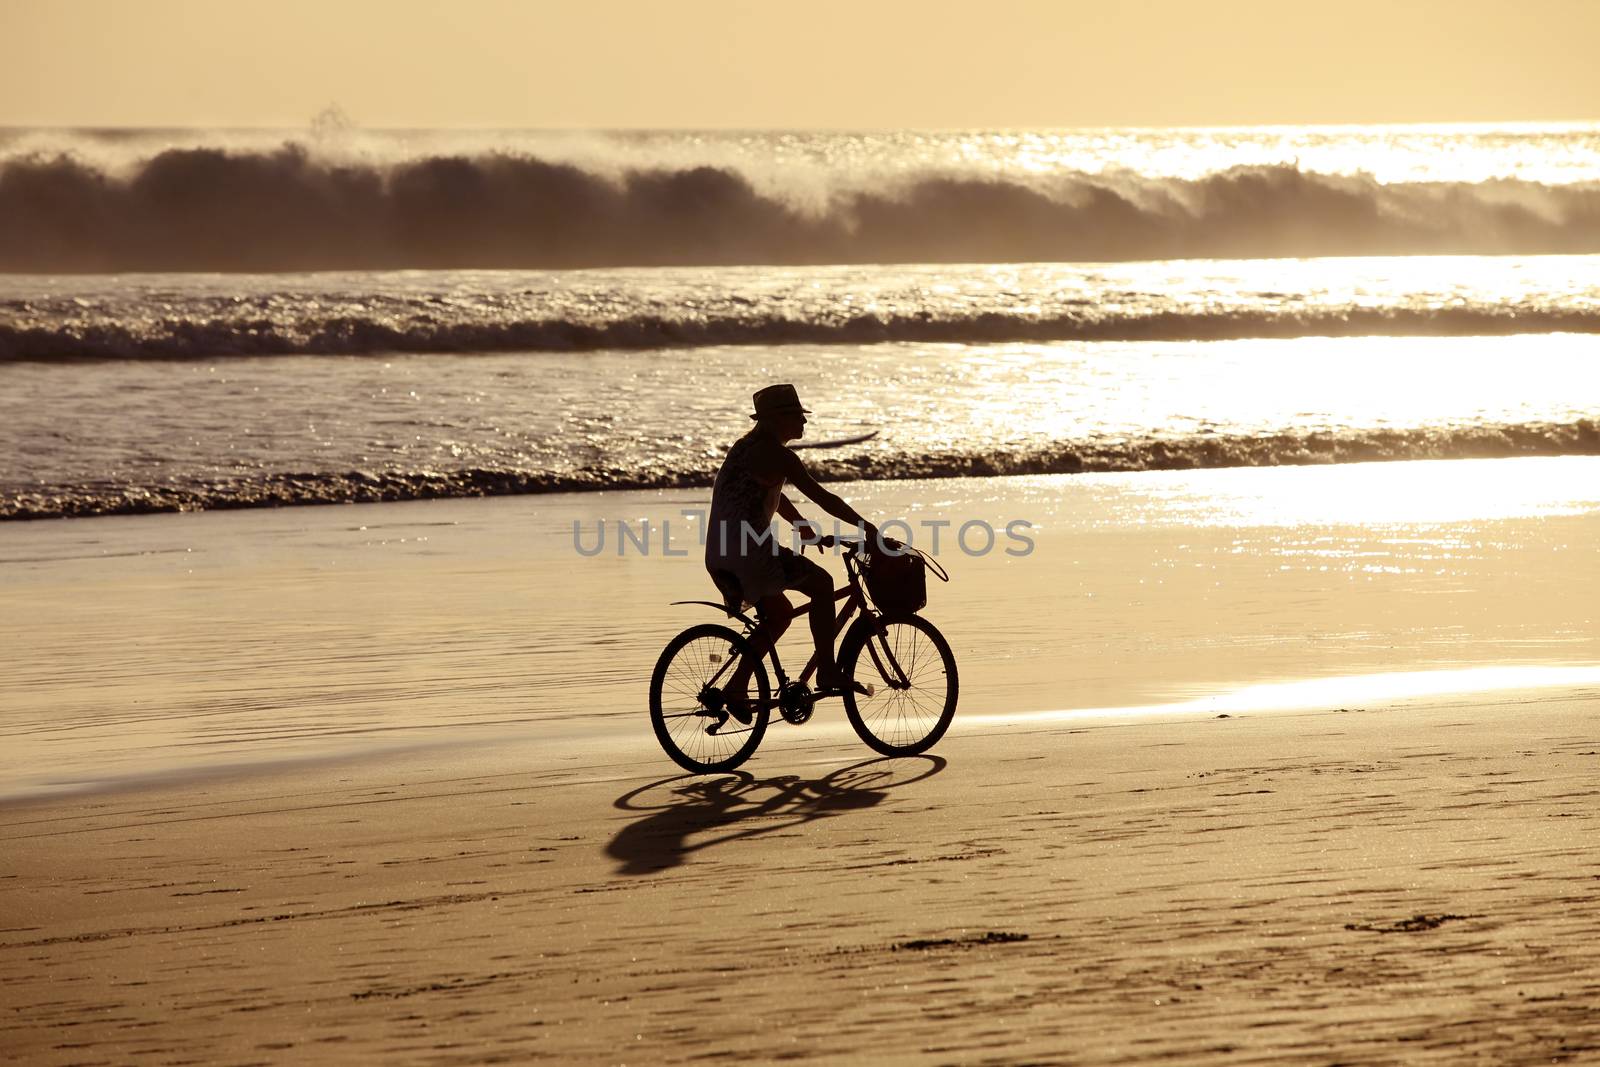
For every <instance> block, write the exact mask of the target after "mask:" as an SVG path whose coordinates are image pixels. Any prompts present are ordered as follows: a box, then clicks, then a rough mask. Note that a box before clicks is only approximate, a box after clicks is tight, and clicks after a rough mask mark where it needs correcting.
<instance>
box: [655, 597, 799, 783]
mask: <svg viewBox="0 0 1600 1067" xmlns="http://www.w3.org/2000/svg"><path fill="white" fill-rule="evenodd" d="M749 655H751V648H750V642H748V641H746V640H745V639H744V638H743V637H741V636H740V635H738V634H736V633H734V632H733V631H732V630H730V629H728V628H727V627H726V626H717V625H715V624H714V623H706V624H704V625H702V626H691V627H690V628H689V629H687V630H685V631H683V633H681V634H679V635H678V636H677V637H674V638H673V639H672V640H671V641H670V642H669V643H668V644H667V647H666V648H665V649H664V650H663V651H662V653H661V658H660V659H658V660H657V661H656V669H655V672H654V673H653V674H651V676H650V725H651V726H652V727H654V729H655V732H656V740H658V741H660V742H661V747H662V749H663V750H664V751H665V752H666V754H667V755H668V756H671V757H672V761H673V762H674V763H676V764H677V765H678V766H680V767H682V768H683V769H684V770H686V771H693V772H695V773H697V774H710V773H713V772H716V771H731V770H733V768H735V767H737V766H739V764H741V763H743V762H744V761H745V760H747V759H749V758H750V757H751V755H752V754H754V752H755V750H756V746H757V745H759V744H761V738H762V735H764V734H765V733H766V732H767V711H768V703H769V701H770V700H771V697H772V693H771V690H770V689H769V688H768V685H767V672H766V670H765V668H763V667H762V666H761V660H760V659H759V658H756V657H753V656H752V659H753V665H752V667H751V670H750V683H751V684H750V686H749V687H748V689H747V693H748V696H749V698H750V703H751V706H752V708H753V709H754V714H753V715H752V716H751V718H750V724H749V725H748V726H746V725H742V724H740V722H739V721H738V720H737V719H735V718H733V717H732V716H731V715H729V714H728V712H727V710H726V707H725V706H724V703H723V701H724V693H725V688H726V686H727V681H728V676H729V675H730V674H732V673H733V670H734V668H735V667H736V666H737V665H738V662H739V659H740V658H741V657H743V656H749Z"/></svg>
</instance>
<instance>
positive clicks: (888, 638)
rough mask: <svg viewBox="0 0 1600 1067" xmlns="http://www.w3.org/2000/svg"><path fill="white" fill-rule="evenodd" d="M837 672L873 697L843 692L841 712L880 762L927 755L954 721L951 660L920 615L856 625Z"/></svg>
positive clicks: (841, 652) (946, 646) (940, 638)
mask: <svg viewBox="0 0 1600 1067" xmlns="http://www.w3.org/2000/svg"><path fill="white" fill-rule="evenodd" d="M839 669H840V671H842V672H843V673H844V676H845V678H846V679H849V680H851V681H853V682H855V683H856V684H858V685H861V686H864V687H866V688H868V689H871V690H872V691H873V693H872V695H871V696H866V695H864V694H862V693H857V692H854V691H852V689H851V688H850V687H846V689H845V692H844V710H845V714H846V715H848V716H849V717H850V725H851V726H854V727H855V729H856V733H858V734H860V735H861V740H863V741H865V742H866V743H867V745H868V746H869V747H870V748H872V749H873V750H874V751H876V752H881V753H883V754H884V755H885V756H915V755H917V754H918V753H921V752H926V751H927V750H928V749H930V748H932V747H933V746H934V744H935V743H937V742H938V740H939V738H941V737H943V736H944V732H945V731H946V730H948V729H949V728H950V721H951V720H952V719H954V718H955V715H956V698H957V696H958V694H959V691H960V681H959V679H958V677H957V675H956V657H955V654H954V653H953V652H951V651H950V643H949V642H948V641H946V640H945V639H944V635H943V634H941V633H940V632H939V631H938V630H937V629H935V628H934V625H933V623H931V622H929V621H928V620H927V619H924V618H922V617H921V616H920V615H906V616H902V617H899V618H893V619H885V618H878V619H863V620H862V621H861V622H858V623H857V624H856V625H855V627H854V628H852V629H851V631H850V634H849V636H848V637H846V638H845V642H844V646H843V647H842V648H841V649H840V650H839Z"/></svg>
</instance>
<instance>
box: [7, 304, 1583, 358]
mask: <svg viewBox="0 0 1600 1067" xmlns="http://www.w3.org/2000/svg"><path fill="white" fill-rule="evenodd" d="M1536 333H1600V308H1597V309H1582V308H1563V309H1536V310H1534V309H1527V308H1516V307H1457V308H1403V307H1402V308H1392V307H1391V308H1328V309H1298V310H1289V311H1282V310H1270V309H1236V308H1233V309H1226V310H1219V311H1217V312H1165V311H1158V312H1147V313H1131V314H1127V313H1124V314H1102V313H1095V312H1088V311H1086V312H1085V313H1083V314H1081V315H1064V316H1055V317H1039V316H1030V315H1016V314H1004V313H999V312H987V313H984V314H980V315H975V316H965V317H946V318H939V317H935V316H932V315H907V316H902V315H886V316H880V315H856V316H851V317H847V318H840V319H838V320H834V321H828V320H817V319H805V318H792V319H791V318H764V319H762V318H757V319H751V318H727V319H718V318H705V317H684V318H670V317H665V316H636V317H629V318H625V319H622V320H614V321H609V322H601V323H585V322H570V321H550V320H535V321H521V322H469V323H446V324H438V325H434V324H413V325H405V326H396V325H394V324H392V323H388V322H383V321H375V320H369V319H360V318H348V317H342V318H335V319H331V320H327V321H323V322H320V323H316V324H314V325H312V326H310V327H309V328H306V327H294V326H284V325H279V324H272V323H261V322H227V321H221V320H216V321H209V322H195V321H176V322H168V323H162V324H160V325H158V326H157V327H155V328H153V329H152V328H145V329H130V328H129V327H127V326H124V325H120V324H96V325H89V326H84V325H79V324H69V325H53V326H27V327H23V326H11V325H6V324H3V323H0V361H3V360H8V359H9V360H70V359H85V360H93V359H187V358H214V357H217V356H224V355H246V356H248V355H290V354H313V355H335V354H344V355H360V354H368V353H378V352H432V353H442V352H573V351H599V350H605V349H655V348H692V347H699V346H704V345H774V344H801V343H809V344H874V343H884V342H894V341H900V342H924V343H930V344H942V343H969V344H971V343H983V342H1008V341H1183V340H1235V339H1244V338H1294V337H1362V336H1382V335H1386V336H1396V337H1405V336H1504V335H1511V334H1536Z"/></svg>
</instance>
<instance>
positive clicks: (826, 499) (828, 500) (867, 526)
mask: <svg viewBox="0 0 1600 1067" xmlns="http://www.w3.org/2000/svg"><path fill="white" fill-rule="evenodd" d="M782 463H783V474H784V477H785V478H787V479H788V481H789V483H790V484H791V485H793V486H794V487H795V488H796V489H798V490H800V491H801V492H802V493H804V494H805V495H806V496H807V497H809V498H810V499H811V500H812V501H813V502H814V503H815V504H816V505H817V506H818V507H819V508H821V509H822V510H823V511H826V512H827V513H828V514H829V515H832V516H833V517H834V518H836V519H840V520H843V521H844V522H848V523H849V524H850V525H852V526H859V527H861V528H862V529H863V530H865V531H866V532H867V536H869V537H871V536H873V535H874V534H875V533H876V531H877V527H875V526H873V525H872V523H870V522H868V521H867V520H866V519H864V518H862V517H861V514H860V513H859V512H857V511H856V509H855V508H853V507H851V506H850V505H849V504H846V503H845V502H844V501H843V500H841V499H840V498H839V497H838V496H836V495H835V494H833V493H830V492H829V491H828V490H826V489H824V488H822V486H820V485H818V484H817V480H816V479H815V478H813V477H811V472H810V471H808V470H806V465H805V464H804V463H801V462H800V457H799V456H797V455H795V454H794V453H793V452H792V451H790V450H789V449H787V448H786V449H784V450H783V460H782ZM791 506H792V505H791ZM779 511H780V512H781V511H782V505H781V504H780V505H779ZM796 514H799V512H798V511H797V512H796ZM784 518H789V516H788V515H784ZM790 521H793V520H792V519H791V520H790Z"/></svg>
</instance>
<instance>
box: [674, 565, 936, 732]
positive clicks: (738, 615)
mask: <svg viewBox="0 0 1600 1067" xmlns="http://www.w3.org/2000/svg"><path fill="white" fill-rule="evenodd" d="M844 570H845V575H846V580H845V584H844V586H843V587H842V588H840V589H836V590H834V593H833V599H834V600H836V601H838V600H842V601H844V607H843V609H841V610H840V612H839V614H838V616H837V617H836V618H835V619H834V622H833V640H838V637H839V635H840V634H842V633H844V631H845V626H846V624H848V623H849V621H850V618H851V616H853V615H854V614H855V613H856V612H858V611H859V612H861V616H862V618H867V617H869V616H875V615H877V612H875V611H874V610H873V609H872V608H871V607H870V606H869V605H868V604H867V597H866V594H865V593H864V592H863V591H862V589H861V565H860V564H859V563H858V562H856V558H855V555H854V553H851V552H846V553H845V554H844ZM673 603H674V604H702V605H704V606H706V607H710V608H716V609H717V610H718V611H722V612H726V613H727V614H728V616H729V618H733V619H738V620H740V621H741V622H743V623H744V637H745V638H746V639H749V638H750V636H751V635H752V634H753V633H754V632H755V630H756V627H757V626H759V625H760V623H759V621H758V620H757V619H752V618H751V617H750V616H749V615H746V614H745V613H744V612H742V611H739V612H734V611H728V608H727V607H726V605H723V604H717V603H713V602H712V601H709V600H675V601H673ZM811 605H812V601H810V600H807V601H806V602H805V603H803V604H800V605H799V606H797V607H795V608H794V609H793V610H794V614H795V615H804V614H805V613H807V612H809V611H810V610H811ZM880 646H881V647H880ZM865 649H866V652H867V655H868V656H870V657H871V658H872V665H873V666H874V667H876V668H877V669H878V675H879V677H881V678H882V679H883V680H884V683H885V684H887V685H888V686H889V687H890V688H892V689H901V688H905V687H906V686H908V685H909V684H910V682H909V680H908V679H907V677H906V673H905V671H904V670H903V669H902V668H901V666H900V664H899V662H898V661H897V660H896V659H895V657H894V653H893V651H892V650H890V648H889V645H888V642H887V641H885V640H884V639H883V635H882V634H878V635H875V640H870V641H867V642H866V645H865ZM762 655H763V656H764V657H765V658H767V659H770V660H771V661H772V671H773V674H774V675H775V676H776V678H777V683H778V684H777V687H776V689H775V690H774V691H773V695H772V696H771V697H770V698H769V699H768V700H767V701H766V704H765V706H767V707H773V706H776V705H777V704H778V701H779V694H781V693H782V692H783V690H784V688H785V687H787V686H788V685H789V684H790V678H789V676H788V675H787V674H786V673H785V672H784V669H783V661H782V660H781V659H780V658H779V656H778V646H777V643H776V642H773V645H772V647H771V648H769V649H767V650H766V652H764V653H763V654H762ZM734 662H735V660H733V659H730V660H728V661H727V662H726V663H725V664H723V666H722V668H721V670H718V671H717V673H716V674H715V675H713V676H712V678H711V683H712V684H715V683H716V682H718V681H719V680H720V679H721V677H722V672H723V671H726V670H728V669H729V668H730V667H732V666H733V664H734ZM886 663H887V666H885V664H886ZM817 667H818V664H817V653H816V650H815V649H813V650H812V652H811V658H810V659H808V660H807V661H806V665H805V668H804V669H803V670H802V671H801V672H800V676H799V677H798V678H796V679H794V681H796V682H799V683H800V684H801V685H808V684H809V683H810V680H811V677H812V675H814V674H816V672H817Z"/></svg>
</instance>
